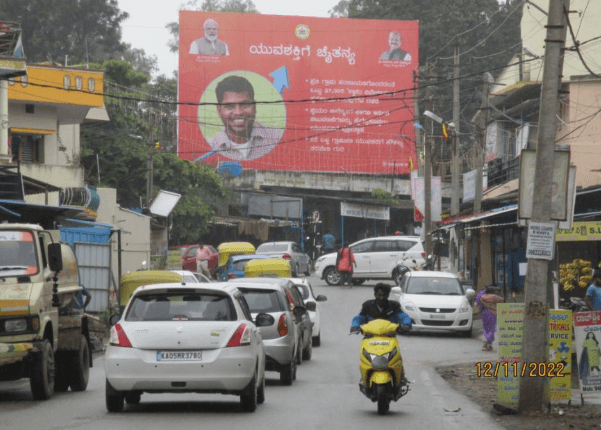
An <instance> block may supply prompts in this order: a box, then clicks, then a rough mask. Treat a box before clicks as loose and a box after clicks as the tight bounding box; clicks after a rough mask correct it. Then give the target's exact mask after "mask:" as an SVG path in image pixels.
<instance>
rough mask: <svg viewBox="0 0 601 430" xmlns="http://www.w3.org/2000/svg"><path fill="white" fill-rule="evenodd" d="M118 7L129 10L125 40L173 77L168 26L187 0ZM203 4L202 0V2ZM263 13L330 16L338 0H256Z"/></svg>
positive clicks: (136, 0)
mask: <svg viewBox="0 0 601 430" xmlns="http://www.w3.org/2000/svg"><path fill="white" fill-rule="evenodd" d="M118 2H119V9H121V10H122V11H125V12H127V13H129V19H127V20H126V21H124V22H123V24H122V28H123V41H124V42H126V43H129V44H131V45H132V47H134V48H140V49H143V50H144V51H146V54H147V55H156V57H157V59H158V66H159V74H165V75H167V76H169V77H170V76H172V74H173V71H174V70H176V69H177V54H173V53H171V52H169V48H167V41H168V40H169V39H170V36H171V35H170V34H169V32H168V31H167V29H166V28H165V25H167V23H169V22H173V21H177V20H178V11H179V6H180V5H181V4H183V3H185V2H183V1H182V2H180V1H177V0H175V1H173V0H170V1H165V0H118ZM199 3H201V1H199ZM253 3H254V4H255V6H256V7H257V10H258V11H259V12H261V13H262V14H263V15H298V16H318V17H327V16H329V14H328V11H329V10H330V9H332V8H333V7H334V6H335V5H336V4H338V0H297V1H287V0H283V1H275V0H253Z"/></svg>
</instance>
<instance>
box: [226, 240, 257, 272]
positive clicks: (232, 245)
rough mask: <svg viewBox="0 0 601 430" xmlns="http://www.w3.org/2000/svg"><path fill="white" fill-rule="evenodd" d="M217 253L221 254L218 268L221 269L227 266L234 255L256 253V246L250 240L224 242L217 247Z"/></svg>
mask: <svg viewBox="0 0 601 430" xmlns="http://www.w3.org/2000/svg"><path fill="white" fill-rule="evenodd" d="M217 253H218V254H219V264H218V265H217V269H219V268H220V267H222V266H225V263H227V260H229V258H230V257H231V256H232V255H241V254H254V253H255V247H254V245H253V244H252V243H249V242H224V243H222V244H221V245H219V246H218V247H217Z"/></svg>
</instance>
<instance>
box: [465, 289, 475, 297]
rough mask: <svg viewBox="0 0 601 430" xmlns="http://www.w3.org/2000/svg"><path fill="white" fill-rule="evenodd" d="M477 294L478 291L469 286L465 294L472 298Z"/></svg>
mask: <svg viewBox="0 0 601 430" xmlns="http://www.w3.org/2000/svg"><path fill="white" fill-rule="evenodd" d="M475 295H476V292H475V291H474V290H473V289H471V288H468V289H467V290H465V296H466V297H467V298H468V299H471V298H472V297H474V296H475Z"/></svg>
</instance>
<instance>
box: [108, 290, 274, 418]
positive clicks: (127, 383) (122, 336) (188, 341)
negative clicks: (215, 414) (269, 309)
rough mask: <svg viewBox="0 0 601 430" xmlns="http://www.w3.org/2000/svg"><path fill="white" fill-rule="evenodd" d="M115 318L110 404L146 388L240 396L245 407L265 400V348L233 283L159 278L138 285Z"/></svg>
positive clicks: (261, 318) (268, 321) (266, 319)
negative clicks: (162, 280) (163, 280)
mask: <svg viewBox="0 0 601 430" xmlns="http://www.w3.org/2000/svg"><path fill="white" fill-rule="evenodd" d="M110 323H111V324H114V325H113V327H112V328H111V332H110V342H109V346H108V348H107V350H106V355H105V374H106V407H107V409H108V410H109V411H110V412H120V411H122V410H123V407H124V401H125V402H127V403H128V404H136V403H139V402H140V400H141V396H142V393H163V392H168V393H189V392H197V393H221V394H233V395H237V396H240V402H241V405H242V407H243V409H244V410H246V411H254V410H255V409H256V407H257V403H263V402H264V401H265V362H266V358H265V346H264V344H263V341H262V338H261V334H260V331H259V330H258V329H257V327H268V326H273V325H274V324H275V321H274V319H273V317H272V316H270V315H266V314H264V313H259V314H257V315H256V316H255V317H254V319H253V317H252V316H251V314H250V310H249V308H248V304H247V303H246V301H245V299H244V296H243V295H242V293H241V292H240V290H238V288H237V287H236V285H233V284H227V283H224V284H210V285H209V284H202V285H200V284H187V285H182V284H181V283H169V284H154V285H147V286H144V287H142V288H138V289H137V290H136V291H135V292H134V294H133V296H132V297H131V299H130V300H129V302H128V304H127V306H126V308H125V311H124V312H123V314H122V315H121V316H119V315H113V316H112V317H111V318H110Z"/></svg>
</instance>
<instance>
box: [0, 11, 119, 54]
mask: <svg viewBox="0 0 601 430" xmlns="http://www.w3.org/2000/svg"><path fill="white" fill-rule="evenodd" d="M127 17H128V14H127V13H126V12H122V11H121V10H119V7H118V5H117V0H69V1H66V0H0V19H4V20H10V21H20V22H21V28H22V30H23V48H24V51H25V55H26V58H27V60H28V61H29V62H43V61H48V60H52V61H56V62H59V63H62V62H63V61H64V59H65V56H68V58H69V60H68V61H69V64H80V63H86V62H90V61H97V62H98V61H103V60H105V59H108V58H114V57H115V55H116V54H119V53H124V52H125V50H126V46H125V45H124V44H123V43H122V42H121V22H122V21H123V20H125V19H126V18H127Z"/></svg>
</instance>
